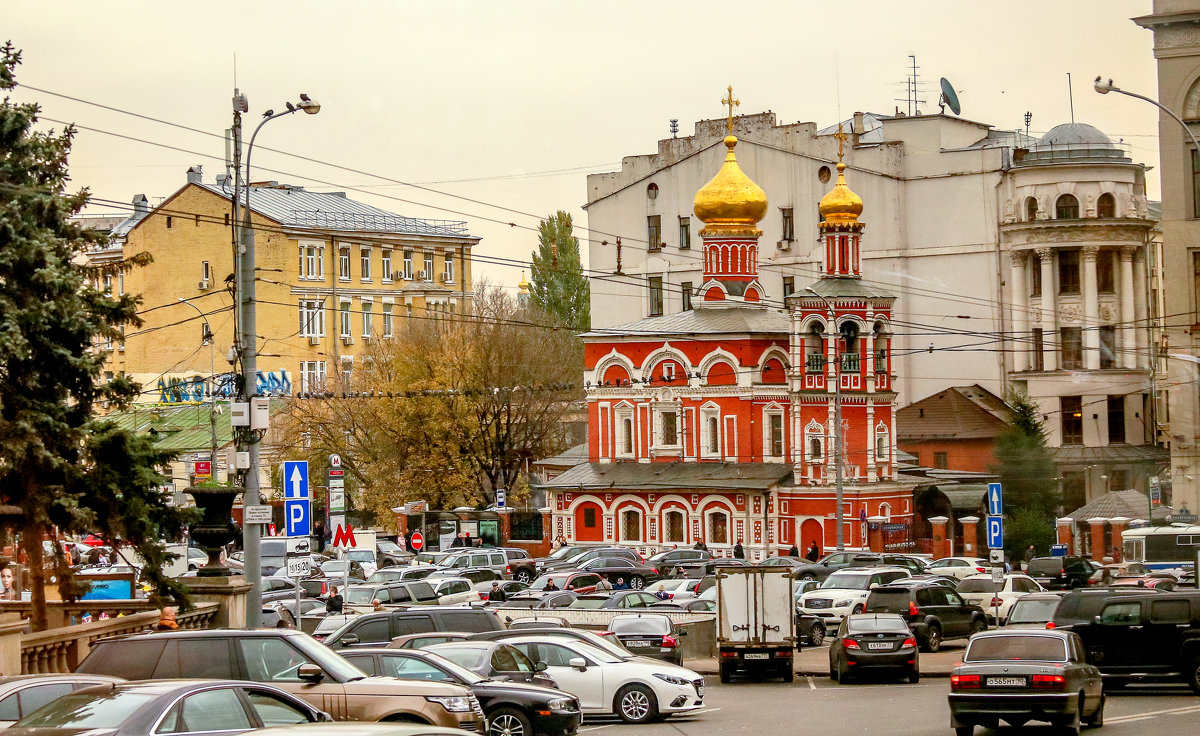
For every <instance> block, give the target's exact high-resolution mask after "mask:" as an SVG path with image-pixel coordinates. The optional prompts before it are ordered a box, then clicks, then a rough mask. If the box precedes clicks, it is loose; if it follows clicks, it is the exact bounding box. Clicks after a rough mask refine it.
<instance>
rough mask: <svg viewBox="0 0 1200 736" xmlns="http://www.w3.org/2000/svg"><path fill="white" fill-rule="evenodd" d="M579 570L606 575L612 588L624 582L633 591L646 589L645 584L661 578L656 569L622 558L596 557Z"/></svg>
mask: <svg viewBox="0 0 1200 736" xmlns="http://www.w3.org/2000/svg"><path fill="white" fill-rule="evenodd" d="M579 569H580V570H583V571H584V572H590V573H595V574H599V575H607V576H608V582H610V583H612V584H613V585H614V586H616V585H619V584H621V582H622V581H624V583H625V584H626V585H628V586H629V587H630V588H632V589H634V590H641V589H642V588H644V587H646V583H653V582H654V581H655V580H658V579H659V578H660V577H662V575H660V574H659V572H658V568H657V567H652V566H650V565H646V564H643V563H641V562H634V561H633V560H627V559H625V558H623V557H597V558H596V559H594V560H589V561H587V562H585V563H583V564H582V565H580V566H579Z"/></svg>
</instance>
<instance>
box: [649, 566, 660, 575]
mask: <svg viewBox="0 0 1200 736" xmlns="http://www.w3.org/2000/svg"><path fill="white" fill-rule="evenodd" d="M650 572H651V573H652V574H654V575H657V574H658V568H657V567H652V568H650Z"/></svg>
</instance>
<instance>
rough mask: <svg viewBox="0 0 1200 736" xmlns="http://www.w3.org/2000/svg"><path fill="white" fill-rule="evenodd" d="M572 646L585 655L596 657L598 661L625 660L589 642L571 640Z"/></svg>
mask: <svg viewBox="0 0 1200 736" xmlns="http://www.w3.org/2000/svg"><path fill="white" fill-rule="evenodd" d="M571 646H573V647H575V649H576V650H577V651H578V652H579V653H580V654H582V655H583V656H585V657H588V658H590V659H594V660H596V661H598V662H602V663H612V662H621V661H624V660H623V659H622V658H621V657H617V656H614V655H613V654H611V653H609V652H607V651H605V650H603V649H600V648H599V647H594V646H592V645H591V644H588V643H587V642H583V641H575V642H571Z"/></svg>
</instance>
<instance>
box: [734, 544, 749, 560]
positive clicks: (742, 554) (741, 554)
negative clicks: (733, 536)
mask: <svg viewBox="0 0 1200 736" xmlns="http://www.w3.org/2000/svg"><path fill="white" fill-rule="evenodd" d="M733 559H735V560H744V559H746V550H744V549H742V540H740V539H739V540H737V544H735V545H733Z"/></svg>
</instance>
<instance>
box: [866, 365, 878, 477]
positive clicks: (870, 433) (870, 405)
mask: <svg viewBox="0 0 1200 736" xmlns="http://www.w3.org/2000/svg"><path fill="white" fill-rule="evenodd" d="M872 362H874V359H872ZM863 475H864V477H865V478H866V479H867V481H868V482H870V481H873V480H877V478H876V475H875V402H874V401H873V400H871V399H867V469H866V472H865V473H864V474H863Z"/></svg>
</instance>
